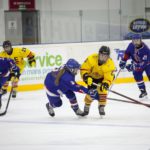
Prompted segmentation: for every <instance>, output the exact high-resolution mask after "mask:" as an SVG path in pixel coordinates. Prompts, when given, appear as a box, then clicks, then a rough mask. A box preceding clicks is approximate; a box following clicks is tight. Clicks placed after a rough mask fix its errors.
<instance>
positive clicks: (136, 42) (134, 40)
mask: <svg viewBox="0 0 150 150" xmlns="http://www.w3.org/2000/svg"><path fill="white" fill-rule="evenodd" d="M132 43H133V45H134V46H135V47H137V48H138V47H140V46H141V45H142V36H141V34H134V35H133V36H132Z"/></svg>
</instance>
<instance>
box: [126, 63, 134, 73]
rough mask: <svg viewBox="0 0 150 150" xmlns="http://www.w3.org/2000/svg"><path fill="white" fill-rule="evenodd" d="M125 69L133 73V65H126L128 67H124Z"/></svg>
mask: <svg viewBox="0 0 150 150" xmlns="http://www.w3.org/2000/svg"><path fill="white" fill-rule="evenodd" d="M126 69H127V70H128V71H129V72H131V71H133V64H128V65H127V66H126Z"/></svg>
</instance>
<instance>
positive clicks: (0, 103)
mask: <svg viewBox="0 0 150 150" xmlns="http://www.w3.org/2000/svg"><path fill="white" fill-rule="evenodd" d="M1 107H2V101H1V98H0V109H1Z"/></svg>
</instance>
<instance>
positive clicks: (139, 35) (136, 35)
mask: <svg viewBox="0 0 150 150" xmlns="http://www.w3.org/2000/svg"><path fill="white" fill-rule="evenodd" d="M138 39H142V35H141V34H133V35H132V40H138Z"/></svg>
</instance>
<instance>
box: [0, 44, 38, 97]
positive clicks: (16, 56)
mask: <svg viewBox="0 0 150 150" xmlns="http://www.w3.org/2000/svg"><path fill="white" fill-rule="evenodd" d="M3 48H4V50H3V51H2V52H0V57H5V58H11V59H13V60H14V61H15V63H16V65H17V66H18V67H19V69H20V75H21V74H22V72H23V70H24V67H25V61H24V58H27V59H28V63H29V65H30V66H31V67H34V66H35V65H36V61H35V54H34V53H33V52H31V51H30V50H29V49H27V48H19V47H12V44H11V42H10V41H4V42H3ZM10 81H13V83H12V85H13V93H12V97H13V98H15V97H16V93H17V87H18V82H19V78H16V79H15V80H13V78H10ZM8 85H9V81H7V82H6V83H5V84H4V86H3V87H2V93H3V94H6V93H7V87H8Z"/></svg>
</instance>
